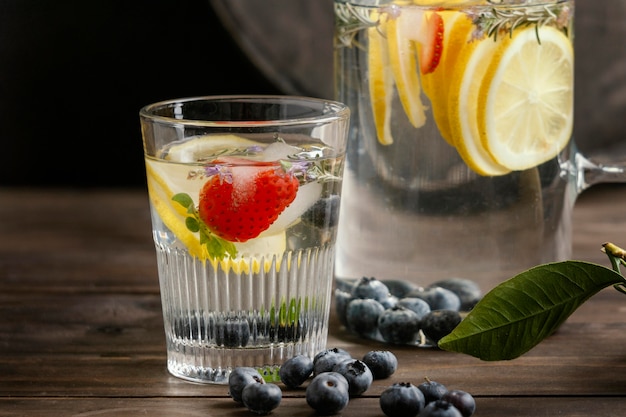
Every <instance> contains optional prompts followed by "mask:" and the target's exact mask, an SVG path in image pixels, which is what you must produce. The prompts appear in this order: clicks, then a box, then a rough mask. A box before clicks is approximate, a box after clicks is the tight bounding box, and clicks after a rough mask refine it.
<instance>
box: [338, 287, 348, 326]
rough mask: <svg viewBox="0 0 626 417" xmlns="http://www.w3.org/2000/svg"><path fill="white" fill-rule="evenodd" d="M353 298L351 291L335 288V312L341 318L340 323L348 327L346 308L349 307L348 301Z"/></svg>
mask: <svg viewBox="0 0 626 417" xmlns="http://www.w3.org/2000/svg"><path fill="white" fill-rule="evenodd" d="M351 300H352V295H351V294H350V293H349V292H347V291H343V290H341V289H339V288H337V289H335V312H336V313H337V317H338V318H339V323H341V324H342V325H343V326H346V327H348V320H347V318H346V309H347V307H348V303H349V302H350V301H351Z"/></svg>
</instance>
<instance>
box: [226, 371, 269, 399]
mask: <svg viewBox="0 0 626 417" xmlns="http://www.w3.org/2000/svg"><path fill="white" fill-rule="evenodd" d="M262 380H263V376H262V375H261V373H260V372H259V371H258V370H257V369H256V368H252V367H246V366H241V367H237V368H235V369H233V370H232V372H231V373H230V375H229V376H228V395H230V396H231V397H232V399H233V400H235V401H237V402H238V403H240V402H242V399H241V392H242V391H243V389H244V388H245V386H246V385H248V384H252V383H256V382H259V381H262Z"/></svg>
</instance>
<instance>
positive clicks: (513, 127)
mask: <svg viewBox="0 0 626 417" xmlns="http://www.w3.org/2000/svg"><path fill="white" fill-rule="evenodd" d="M573 85H574V51H573V48H572V44H571V42H570V40H569V39H568V37H567V36H566V35H565V34H564V33H563V32H562V31H560V30H558V29H556V28H554V27H551V26H540V27H538V28H535V27H529V28H526V29H523V30H519V31H517V32H516V33H514V35H513V37H512V38H509V37H505V38H504V39H503V40H502V42H501V43H500V45H499V47H498V50H497V51H496V52H495V56H494V59H493V60H492V61H491V64H490V65H489V67H488V69H487V71H486V74H485V77H484V79H483V82H482V85H481V87H480V92H479V97H478V125H479V128H478V130H479V131H480V135H481V141H482V144H483V146H484V147H485V148H487V149H488V151H489V153H490V154H491V155H492V156H493V158H494V159H495V160H496V161H497V162H498V163H499V164H501V165H503V166H505V167H507V168H508V169H511V170H523V169H527V168H531V167H534V166H537V165H539V164H541V163H543V162H545V161H547V160H550V159H552V158H554V157H555V156H556V155H557V154H558V153H559V152H560V151H561V150H562V149H563V148H564V147H565V146H566V145H567V143H568V142H569V140H570V137H571V134H572V129H573V120H574V117H573V113H574V111H573V106H574V104H573V103H574V89H573Z"/></svg>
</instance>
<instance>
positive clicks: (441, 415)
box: [419, 400, 463, 417]
mask: <svg viewBox="0 0 626 417" xmlns="http://www.w3.org/2000/svg"><path fill="white" fill-rule="evenodd" d="M419 417H463V415H462V414H461V412H460V411H459V410H457V408H456V407H455V406H453V405H452V404H450V403H449V402H447V401H443V400H437V401H433V402H431V403H429V404H426V407H424V409H423V410H422V412H420V414H419Z"/></svg>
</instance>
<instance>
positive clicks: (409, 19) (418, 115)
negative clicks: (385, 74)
mask: <svg viewBox="0 0 626 417" xmlns="http://www.w3.org/2000/svg"><path fill="white" fill-rule="evenodd" d="M415 11H418V12H419V13H411V10H410V9H404V10H403V11H402V12H401V13H400V15H399V16H398V17H396V18H395V19H394V18H391V19H389V20H388V21H387V46H388V49H389V61H390V65H391V69H392V72H393V76H394V80H395V83H396V89H397V91H398V96H399V97H400V102H401V103H402V107H403V108H404V112H405V113H406V115H407V117H408V119H409V121H410V122H411V124H412V125H413V126H414V127H416V128H418V127H422V126H423V125H424V123H426V114H425V109H424V105H423V104H422V99H421V91H422V88H421V86H420V80H419V77H418V75H417V74H418V68H417V55H416V54H417V50H416V45H415V42H414V41H413V40H411V39H409V37H408V34H407V32H408V31H410V30H411V26H415V25H419V24H421V20H422V12H421V11H419V10H416V9H415ZM414 15H415V16H414ZM370 53H371V50H370Z"/></svg>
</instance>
